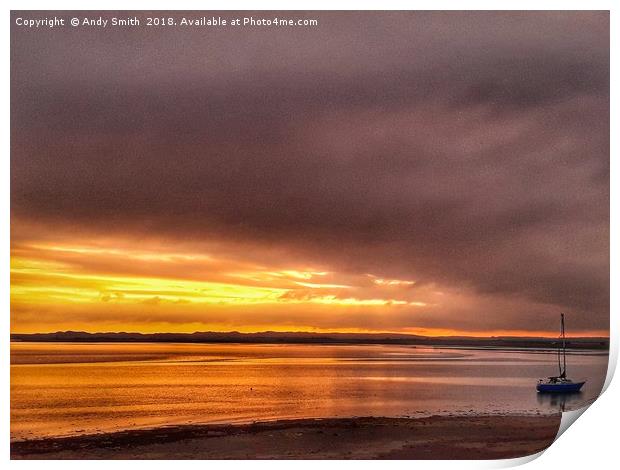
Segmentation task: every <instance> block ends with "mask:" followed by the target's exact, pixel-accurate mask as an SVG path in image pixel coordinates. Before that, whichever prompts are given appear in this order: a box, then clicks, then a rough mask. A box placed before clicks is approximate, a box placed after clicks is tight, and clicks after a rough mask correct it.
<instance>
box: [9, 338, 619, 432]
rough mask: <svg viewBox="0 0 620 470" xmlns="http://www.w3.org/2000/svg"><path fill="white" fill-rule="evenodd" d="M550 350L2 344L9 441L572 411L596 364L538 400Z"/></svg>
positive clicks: (577, 363)
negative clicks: (140, 430) (237, 425)
mask: <svg viewBox="0 0 620 470" xmlns="http://www.w3.org/2000/svg"><path fill="white" fill-rule="evenodd" d="M555 361H556V356H555V353H553V352H549V353H544V352H540V351H528V350H520V351H505V350H497V349H494V350H491V349H484V350H471V349H470V350H453V349H439V348H422V347H411V346H387V345H386V346H381V345H372V346H371V345H346V346H344V345H342V346H336V345H268V344H265V345H251V344H249V345H243V344H168V343H157V344H149V343H140V344H137V343H136V344H131V343H126V344H104V343H97V344H89V343H80V344H71V343H54V344H50V343H40V344H35V343H13V344H11V437H12V438H13V439H24V438H33V437H42V436H50V435H54V436H57V435H70V434H75V433H90V432H101V431H113V430H119V429H129V428H136V427H141V426H145V427H150V426H158V425H164V424H183V423H190V422H191V423H198V422H200V423H208V422H210V423H214V422H251V421H255V420H265V419H288V418H308V417H312V418H317V417H318V418H322V417H339V416H340V417H345V416H430V415H434V414H443V415H446V414H478V413H485V414H486V413H493V414H506V413H517V414H537V413H557V412H558V410H559V411H563V410H567V409H577V408H579V407H581V406H585V405H587V404H588V403H591V402H592V401H593V400H594V399H595V398H596V397H597V396H598V393H599V391H600V390H601V388H602V385H603V381H604V379H605V376H606V373H607V357H606V356H603V355H592V354H575V355H574V356H572V357H571V371H572V372H571V373H574V374H575V376H577V377H586V378H587V379H588V381H587V383H586V385H585V386H584V388H583V390H582V392H581V393H578V394H574V395H571V396H568V395H564V396H560V395H552V396H545V395H543V394H539V393H537V392H536V388H535V385H536V380H537V378H538V377H543V376H545V374H547V373H548V372H549V370H553V368H554V367H555V365H556V362H555Z"/></svg>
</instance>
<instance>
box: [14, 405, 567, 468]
mask: <svg viewBox="0 0 620 470" xmlns="http://www.w3.org/2000/svg"><path fill="white" fill-rule="evenodd" d="M559 425H560V415H559V414H555V415H547V416H477V417H465V416H463V417H451V416H433V417H430V418H416V419H409V418H347V419H320V420H319V419H316V420H312V419H301V420H286V421H273V422H259V423H253V424H244V425H230V424H222V425H216V424H211V425H184V426H166V427H159V428H154V429H144V430H131V431H119V432H114V433H106V434H93V435H85V436H74V437H65V438H47V439H37V440H27V441H19V442H12V443H11V458H12V459H502V458H513V457H522V456H525V455H530V454H534V453H537V452H540V451H541V450H544V449H545V448H547V447H548V446H549V445H550V444H551V443H552V442H553V440H554V438H555V435H556V433H557V430H558V428H559Z"/></svg>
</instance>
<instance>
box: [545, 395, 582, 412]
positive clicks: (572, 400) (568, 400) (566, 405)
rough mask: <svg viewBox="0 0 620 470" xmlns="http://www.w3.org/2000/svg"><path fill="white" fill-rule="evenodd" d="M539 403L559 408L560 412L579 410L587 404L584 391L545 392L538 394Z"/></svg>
mask: <svg viewBox="0 0 620 470" xmlns="http://www.w3.org/2000/svg"><path fill="white" fill-rule="evenodd" d="M536 397H537V399H538V403H539V404H540V405H542V406H546V407H548V408H554V409H557V410H558V411H560V412H563V411H572V410H577V409H579V408H581V407H583V406H585V405H586V402H587V400H586V398H585V396H584V394H583V392H575V393H544V392H539V393H537V394H536Z"/></svg>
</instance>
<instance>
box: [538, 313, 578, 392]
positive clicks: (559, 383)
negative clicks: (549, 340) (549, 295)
mask: <svg viewBox="0 0 620 470" xmlns="http://www.w3.org/2000/svg"><path fill="white" fill-rule="evenodd" d="M560 317H561V323H562V327H561V330H560V339H561V340H562V342H561V344H560V343H559V344H558V368H559V369H560V375H558V376H557V377H547V378H546V379H540V380H539V381H538V384H537V385H536V390H538V391H539V392H545V393H571V392H578V391H579V390H581V387H583V384H585V383H586V381H585V380H584V381H582V382H573V381H572V380H571V379H569V378H567V377H566V333H565V332H564V314H563V313H561V314H560Z"/></svg>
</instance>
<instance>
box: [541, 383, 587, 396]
mask: <svg viewBox="0 0 620 470" xmlns="http://www.w3.org/2000/svg"><path fill="white" fill-rule="evenodd" d="M583 384H585V382H572V383H557V384H549V383H541V384H538V385H536V390H538V391H539V392H542V393H575V392H578V391H580V390H581V387H583Z"/></svg>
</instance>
